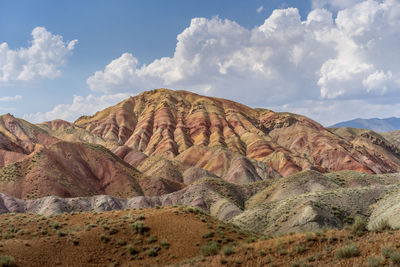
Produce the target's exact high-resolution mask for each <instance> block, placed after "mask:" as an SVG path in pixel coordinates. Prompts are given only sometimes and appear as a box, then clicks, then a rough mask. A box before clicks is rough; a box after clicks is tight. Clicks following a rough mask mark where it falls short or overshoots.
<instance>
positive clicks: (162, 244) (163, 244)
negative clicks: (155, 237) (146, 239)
mask: <svg viewBox="0 0 400 267" xmlns="http://www.w3.org/2000/svg"><path fill="white" fill-rule="evenodd" d="M160 246H162V247H163V248H166V249H168V248H169V243H168V242H167V241H166V240H161V241H160Z"/></svg>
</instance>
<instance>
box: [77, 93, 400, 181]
mask: <svg viewBox="0 0 400 267" xmlns="http://www.w3.org/2000/svg"><path fill="white" fill-rule="evenodd" d="M75 125H77V126H79V127H81V128H84V129H86V130H87V131H90V132H91V133H93V134H95V135H98V136H99V137H101V138H103V139H105V140H107V141H112V142H117V143H118V144H119V145H120V146H126V147H128V148H131V149H134V150H136V151H139V152H141V153H143V154H144V155H146V156H155V155H157V156H162V157H164V158H167V159H174V160H179V161H181V162H184V163H185V164H188V162H190V164H189V165H196V166H199V167H201V168H205V169H206V170H208V171H210V172H212V173H213V174H215V175H217V176H224V175H225V174H226V172H227V166H226V162H228V161H229V160H230V157H231V156H228V155H226V154H224V153H225V152H224V151H229V153H230V154H231V153H236V155H241V157H243V160H241V161H237V162H235V163H234V166H232V167H230V168H233V169H235V168H236V166H240V165H242V166H243V164H244V162H251V165H252V167H249V166H247V167H242V170H241V171H240V172H242V173H247V174H251V175H250V176H249V177H250V178H248V179H250V180H251V181H254V180H259V178H258V177H257V175H256V173H257V170H256V169H257V166H258V165H259V163H262V164H266V166H268V167H270V168H272V169H271V170H270V171H269V173H273V171H276V172H278V173H279V174H280V175H282V176H287V175H290V174H293V173H296V172H298V171H301V170H305V169H310V168H311V169H317V170H319V171H322V172H329V171H337V170H357V171H362V172H366V173H386V172H396V171H399V170H400V168H399V166H400V164H399V162H398V159H399V157H400V156H399V154H397V152H396V151H392V150H382V151H381V152H380V153H379V154H380V155H379V156H377V155H375V153H374V151H369V150H368V149H361V150H360V149H356V148H355V145H354V144H352V143H351V142H350V141H349V140H347V139H345V138H343V137H341V136H340V135H338V134H335V133H333V132H331V131H329V130H328V129H325V128H324V127H323V126H321V125H320V124H318V123H316V122H314V121H312V120H311V119H309V118H306V117H304V116H300V115H296V114H291V113H275V112H273V111H271V110H266V109H252V108H249V107H247V106H244V105H242V104H239V103H235V102H233V101H229V100H225V99H220V98H213V97H206V96H201V95H198V94H195V93H191V92H186V91H172V90H167V89H158V90H152V91H148V92H144V93H141V94H140V95H138V96H135V97H131V98H129V99H127V100H125V101H123V102H121V103H120V104H118V105H116V106H113V107H110V108H107V109H105V110H103V111H100V112H97V113H96V114H95V115H93V116H83V117H81V118H79V119H78V120H77V121H76V122H75ZM377 146H379V144H377ZM190 150H192V153H189V152H187V151H190ZM207 153H209V154H210V155H213V156H214V155H216V154H220V155H221V156H220V157H215V156H214V157H210V156H206V157H204V155H207ZM185 154H187V156H184V155H185ZM208 166H213V167H209V168H207V167H208ZM264 169H265V168H264ZM239 176H240V175H239ZM229 179H231V181H233V180H234V179H236V178H229ZM232 179H233V180H232ZM262 179H264V178H262ZM238 182H246V181H240V179H239V180H238Z"/></svg>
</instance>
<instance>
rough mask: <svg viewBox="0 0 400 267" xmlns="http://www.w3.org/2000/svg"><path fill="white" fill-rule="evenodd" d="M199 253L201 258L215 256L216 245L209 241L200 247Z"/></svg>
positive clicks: (217, 249) (216, 252) (216, 251)
mask: <svg viewBox="0 0 400 267" xmlns="http://www.w3.org/2000/svg"><path fill="white" fill-rule="evenodd" d="M200 251H201V254H202V255H203V256H212V255H217V254H218V251H219V248H218V244H217V243H216V242H214V241H210V242H209V243H208V244H207V245H204V246H202V247H201V250H200Z"/></svg>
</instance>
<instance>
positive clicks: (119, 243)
mask: <svg viewBox="0 0 400 267" xmlns="http://www.w3.org/2000/svg"><path fill="white" fill-rule="evenodd" d="M117 244H118V245H120V246H125V245H126V241H125V240H121V239H119V240H118V241H117Z"/></svg>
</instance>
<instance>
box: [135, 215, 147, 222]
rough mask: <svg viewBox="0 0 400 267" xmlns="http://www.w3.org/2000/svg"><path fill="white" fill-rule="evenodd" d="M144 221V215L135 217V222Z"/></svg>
mask: <svg viewBox="0 0 400 267" xmlns="http://www.w3.org/2000/svg"><path fill="white" fill-rule="evenodd" d="M144 219H145V217H144V215H139V216H137V217H136V220H139V221H143V220H144Z"/></svg>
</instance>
